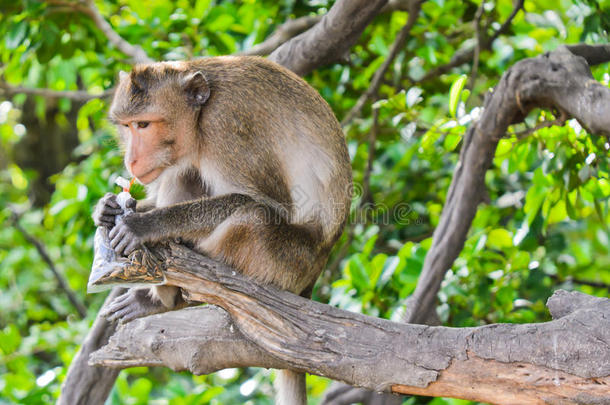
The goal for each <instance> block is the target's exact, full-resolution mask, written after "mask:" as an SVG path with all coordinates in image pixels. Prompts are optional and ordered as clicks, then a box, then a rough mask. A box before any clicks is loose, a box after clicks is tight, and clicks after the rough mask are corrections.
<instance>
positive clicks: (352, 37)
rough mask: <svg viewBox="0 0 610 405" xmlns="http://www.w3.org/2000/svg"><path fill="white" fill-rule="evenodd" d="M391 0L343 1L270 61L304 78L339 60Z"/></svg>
mask: <svg viewBox="0 0 610 405" xmlns="http://www.w3.org/2000/svg"><path fill="white" fill-rule="evenodd" d="M386 3H387V0H339V1H337V2H336V3H335V4H334V5H333V6H332V8H331V9H330V11H329V12H328V13H327V14H325V15H324V16H323V17H322V19H321V20H320V22H319V23H318V24H316V25H314V26H313V27H312V28H311V29H309V30H308V31H306V32H304V33H302V34H300V35H299V36H297V37H295V38H292V39H291V40H290V41H288V42H286V43H284V44H283V45H282V46H280V47H279V48H277V49H276V50H275V51H273V53H272V54H271V55H269V59H270V60H272V61H274V62H277V63H279V64H280V65H283V66H284V67H287V68H288V69H290V70H292V71H293V72H295V73H296V74H298V75H300V76H304V75H306V74H308V73H309V72H311V71H312V70H314V69H315V68H317V67H319V66H322V65H326V64H329V63H332V62H335V61H337V60H339V58H341V57H342V56H343V55H345V54H346V52H349V49H350V48H351V47H352V45H353V44H355V43H356V41H358V38H360V34H362V31H364V29H365V28H366V26H367V25H368V24H369V23H370V22H371V20H372V19H373V18H374V17H375V16H376V15H377V14H378V13H379V11H380V10H381V8H382V7H383V6H384V5H385V4H386Z"/></svg>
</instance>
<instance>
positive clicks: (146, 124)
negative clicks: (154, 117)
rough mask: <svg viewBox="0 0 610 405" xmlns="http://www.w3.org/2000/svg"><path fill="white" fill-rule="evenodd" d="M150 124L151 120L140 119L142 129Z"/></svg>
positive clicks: (139, 123) (139, 125)
mask: <svg viewBox="0 0 610 405" xmlns="http://www.w3.org/2000/svg"><path fill="white" fill-rule="evenodd" d="M148 124H150V122H149V121H138V128H140V129H142V128H146V127H147V126H148Z"/></svg>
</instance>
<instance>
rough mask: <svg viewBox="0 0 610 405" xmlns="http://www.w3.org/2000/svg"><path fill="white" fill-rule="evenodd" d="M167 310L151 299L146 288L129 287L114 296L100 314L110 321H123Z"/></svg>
mask: <svg viewBox="0 0 610 405" xmlns="http://www.w3.org/2000/svg"><path fill="white" fill-rule="evenodd" d="M167 310H168V309H167V308H166V307H165V306H164V305H163V304H162V303H161V302H160V301H159V302H156V301H154V300H153V298H152V297H151V296H150V290H149V289H148V288H130V289H129V291H127V292H126V293H125V294H123V295H119V296H118V297H116V298H115V299H114V301H112V302H111V303H110V305H108V306H107V307H106V308H104V310H103V312H101V313H100V315H101V316H103V317H105V318H106V319H107V320H109V321H110V322H115V321H118V322H120V323H125V322H129V321H133V320H134V319H136V318H141V317H144V316H148V315H153V314H159V313H161V312H165V311H167Z"/></svg>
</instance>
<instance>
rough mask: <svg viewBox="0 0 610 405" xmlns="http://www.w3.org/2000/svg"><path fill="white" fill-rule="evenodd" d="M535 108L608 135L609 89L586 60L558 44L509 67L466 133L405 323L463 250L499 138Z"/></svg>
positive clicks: (416, 317)
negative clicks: (552, 110)
mask: <svg viewBox="0 0 610 405" xmlns="http://www.w3.org/2000/svg"><path fill="white" fill-rule="evenodd" d="M536 107H542V108H544V107H552V108H556V109H558V110H559V111H561V112H562V113H563V114H564V115H565V116H566V117H573V118H576V119H577V120H578V121H579V122H580V124H581V125H582V126H583V127H584V128H587V129H588V131H589V132H591V133H597V134H604V135H609V134H610V115H609V114H608V113H607V112H608V111H610V89H608V88H607V87H605V86H602V85H601V84H600V83H598V82H596V81H595V80H593V77H592V76H591V72H590V70H589V67H588V66H587V64H586V62H585V60H584V59H582V58H580V57H578V56H575V55H574V54H572V53H571V52H570V51H568V50H567V49H566V48H560V49H558V50H557V51H554V52H551V53H547V54H544V55H541V56H538V57H536V58H531V59H526V60H523V61H520V62H518V63H516V64H515V65H514V66H513V67H511V68H510V69H509V70H508V71H507V72H506V73H505V74H504V75H503V76H502V79H501V80H500V82H499V83H498V85H497V86H496V88H495V89H494V91H493V93H491V94H490V95H488V97H487V99H486V102H485V109H484V112H483V114H482V116H481V119H480V120H479V121H478V122H476V123H475V124H473V125H472V126H471V127H470V128H469V129H468V132H467V134H466V136H465V137H464V143H463V146H462V150H461V153H460V161H459V162H458V165H457V167H456V169H455V173H454V176H453V180H452V182H451V185H450V186H449V192H448V194H447V201H446V203H445V207H444V208H443V212H442V213H441V219H440V221H439V224H438V226H437V228H436V230H435V231H434V237H433V242H432V246H431V247H430V250H429V251H428V254H427V255H426V259H425V262H424V268H423V270H422V274H421V276H420V279H419V281H418V283H417V287H416V288H415V291H414V293H413V295H412V296H411V297H409V300H408V303H407V312H406V314H405V320H406V321H407V322H415V323H419V322H422V318H421V314H422V312H425V311H423V309H425V308H428V307H429V306H430V305H433V304H434V301H435V299H436V295H437V293H438V290H439V288H440V284H441V281H442V280H443V278H444V277H445V272H446V271H447V270H448V269H449V268H451V266H452V264H453V261H454V260H455V258H456V257H457V256H458V254H459V253H460V251H461V250H462V247H463V245H464V242H465V240H466V236H467V233H468V230H469V229H470V224H471V222H472V219H473V218H474V215H475V213H476V211H477V206H478V202H479V201H481V198H482V196H483V191H484V190H486V188H485V172H486V171H487V169H488V168H489V167H490V165H491V162H492V160H493V157H494V154H495V150H496V146H497V143H498V141H499V140H500V139H501V138H502V137H504V136H505V135H506V131H507V129H508V127H509V125H511V124H514V123H517V122H520V121H522V120H523V119H524V118H525V116H526V114H527V113H528V112H529V111H530V110H531V109H533V108H536Z"/></svg>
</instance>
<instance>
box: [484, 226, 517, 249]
mask: <svg viewBox="0 0 610 405" xmlns="http://www.w3.org/2000/svg"><path fill="white" fill-rule="evenodd" d="M487 246H489V247H490V248H493V249H498V250H503V249H504V248H507V247H511V246H513V235H512V234H511V233H510V232H509V231H507V230H506V229H502V228H496V229H494V230H492V231H491V232H489V234H488V236H487Z"/></svg>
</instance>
